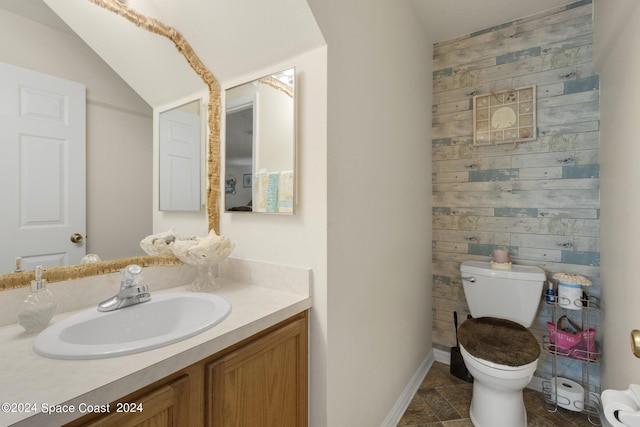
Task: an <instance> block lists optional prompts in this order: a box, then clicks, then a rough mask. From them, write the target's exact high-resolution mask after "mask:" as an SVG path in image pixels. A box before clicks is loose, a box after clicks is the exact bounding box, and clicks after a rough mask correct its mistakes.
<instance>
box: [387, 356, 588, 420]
mask: <svg viewBox="0 0 640 427" xmlns="http://www.w3.org/2000/svg"><path fill="white" fill-rule="evenodd" d="M472 388H473V384H470V383H467V382H465V381H463V380H461V379H458V378H457V377H454V376H453V375H451V374H450V373H449V365H446V364H444V363H440V362H435V363H434V364H433V367H432V368H431V369H430V370H429V373H428V374H427V376H426V377H425V379H424V381H423V382H422V384H421V385H420V389H419V390H418V392H417V393H416V395H415V396H414V397H413V400H412V401H411V404H410V405H409V407H408V408H407V410H406V412H405V413H404V415H403V416H402V419H401V420H400V423H398V427H400V426H402V427H473V424H472V423H471V420H470V419H469V406H470V405H471V391H472ZM524 401H525V406H526V408H527V424H528V427H574V426H579V427H587V426H592V425H593V424H591V423H590V422H589V420H588V419H587V416H586V414H581V413H576V412H571V411H567V410H565V409H562V408H558V410H557V412H548V411H547V409H545V407H544V403H543V401H542V394H541V393H540V392H537V391H534V390H530V389H525V390H524Z"/></svg>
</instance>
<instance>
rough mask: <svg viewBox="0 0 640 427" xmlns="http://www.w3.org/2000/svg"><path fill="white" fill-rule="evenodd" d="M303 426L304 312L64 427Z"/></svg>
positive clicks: (305, 350) (305, 406)
mask: <svg viewBox="0 0 640 427" xmlns="http://www.w3.org/2000/svg"><path fill="white" fill-rule="evenodd" d="M123 423H124V424H126V425H132V426H136V425H153V426H157V427H161V426H187V425H188V426H201V425H206V426H234V425H255V426H257V425H278V426H283V427H284V426H291V427H296V426H303V425H306V424H307V313H306V312H303V313H300V314H298V315H296V316H293V317H291V318H289V319H287V320H285V321H284V322H281V323H279V324H277V325H275V326H273V327H271V328H268V329H267V330H265V331H263V332H260V333H258V334H256V335H254V336H253V337H250V338H248V339H246V340H243V341H242V342H240V343H238V344H236V345H234V346H231V347H229V348H227V349H225V350H223V351H221V352H219V353H217V354H215V355H213V356H211V357H208V358H206V359H204V360H201V361H200V362H197V363H195V364H193V365H191V366H189V367H187V368H185V369H182V370H180V371H178V372H176V373H174V374H172V375H169V376H167V377H166V378H163V379H162V380H160V381H156V382H155V383H153V384H151V385H149V386H147V387H144V388H142V389H140V390H137V391H135V392H133V393H131V394H129V395H128V396H125V397H122V398H120V399H117V400H116V401H114V402H112V403H111V405H110V406H108V407H107V406H99V407H98V408H97V409H96V411H95V413H91V414H87V415H85V416H83V417H82V418H80V419H79V420H76V421H74V422H71V423H69V424H67V425H68V426H85V425H91V426H111V425H120V424H123Z"/></svg>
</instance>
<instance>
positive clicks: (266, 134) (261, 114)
mask: <svg viewBox="0 0 640 427" xmlns="http://www.w3.org/2000/svg"><path fill="white" fill-rule="evenodd" d="M294 82H295V69H294V68H291V69H288V70H284V71H281V72H278V73H274V74H271V75H269V76H265V77H263V78H260V79H257V80H254V81H251V82H248V83H245V84H242V85H239V86H235V87H233V88H230V89H227V90H226V92H225V94H226V108H225V112H226V128H225V129H226V136H225V210H226V211H227V212H261V213H284V214H292V213H293V210H294V204H295V201H294V195H295V170H294V169H295V85H294Z"/></svg>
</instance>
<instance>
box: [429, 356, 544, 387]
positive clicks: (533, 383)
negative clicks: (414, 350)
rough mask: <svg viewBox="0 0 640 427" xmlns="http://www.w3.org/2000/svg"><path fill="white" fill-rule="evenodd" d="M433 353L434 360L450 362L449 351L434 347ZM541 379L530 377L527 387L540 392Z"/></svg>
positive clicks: (447, 363)
mask: <svg viewBox="0 0 640 427" xmlns="http://www.w3.org/2000/svg"><path fill="white" fill-rule="evenodd" d="M433 353H434V356H435V361H436V362H440V363H444V364H446V365H449V364H451V352H449V351H445V350H440V349H437V348H435V349H433ZM542 381H544V379H543V378H540V377H533V378H531V381H529V384H527V388H530V389H532V390H536V391H540V392H541V391H542Z"/></svg>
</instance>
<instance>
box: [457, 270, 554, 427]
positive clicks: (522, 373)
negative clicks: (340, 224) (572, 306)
mask: <svg viewBox="0 0 640 427" xmlns="http://www.w3.org/2000/svg"><path fill="white" fill-rule="evenodd" d="M460 272H461V273H462V284H463V288H464V294H465V297H466V299H467V303H468V304H469V309H470V311H471V315H472V316H473V318H471V319H467V320H465V321H464V322H463V323H462V324H461V325H460V328H459V329H458V339H459V341H460V352H461V354H462V358H463V360H464V362H465V364H466V367H467V369H468V370H469V372H470V373H471V375H473V379H474V381H473V395H472V398H471V410H470V416H471V422H473V425H474V426H476V427H526V426H527V412H526V409H525V406H524V400H523V396H522V390H523V389H524V388H525V387H526V386H527V384H529V381H531V378H532V377H533V374H534V372H535V371H536V367H537V365H538V358H539V357H540V343H539V342H538V340H536V338H535V337H534V336H533V334H532V333H531V332H530V331H529V330H528V329H527V328H528V327H529V326H531V324H532V323H533V320H534V318H535V316H536V313H537V311H538V306H539V304H540V299H541V295H542V288H543V285H544V282H545V281H546V274H545V272H544V270H542V269H541V268H539V267H533V266H523V265H513V266H512V267H511V268H510V269H509V270H501V269H492V268H491V264H490V263H489V262H481V261H465V262H463V263H462V264H461V265H460Z"/></svg>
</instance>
